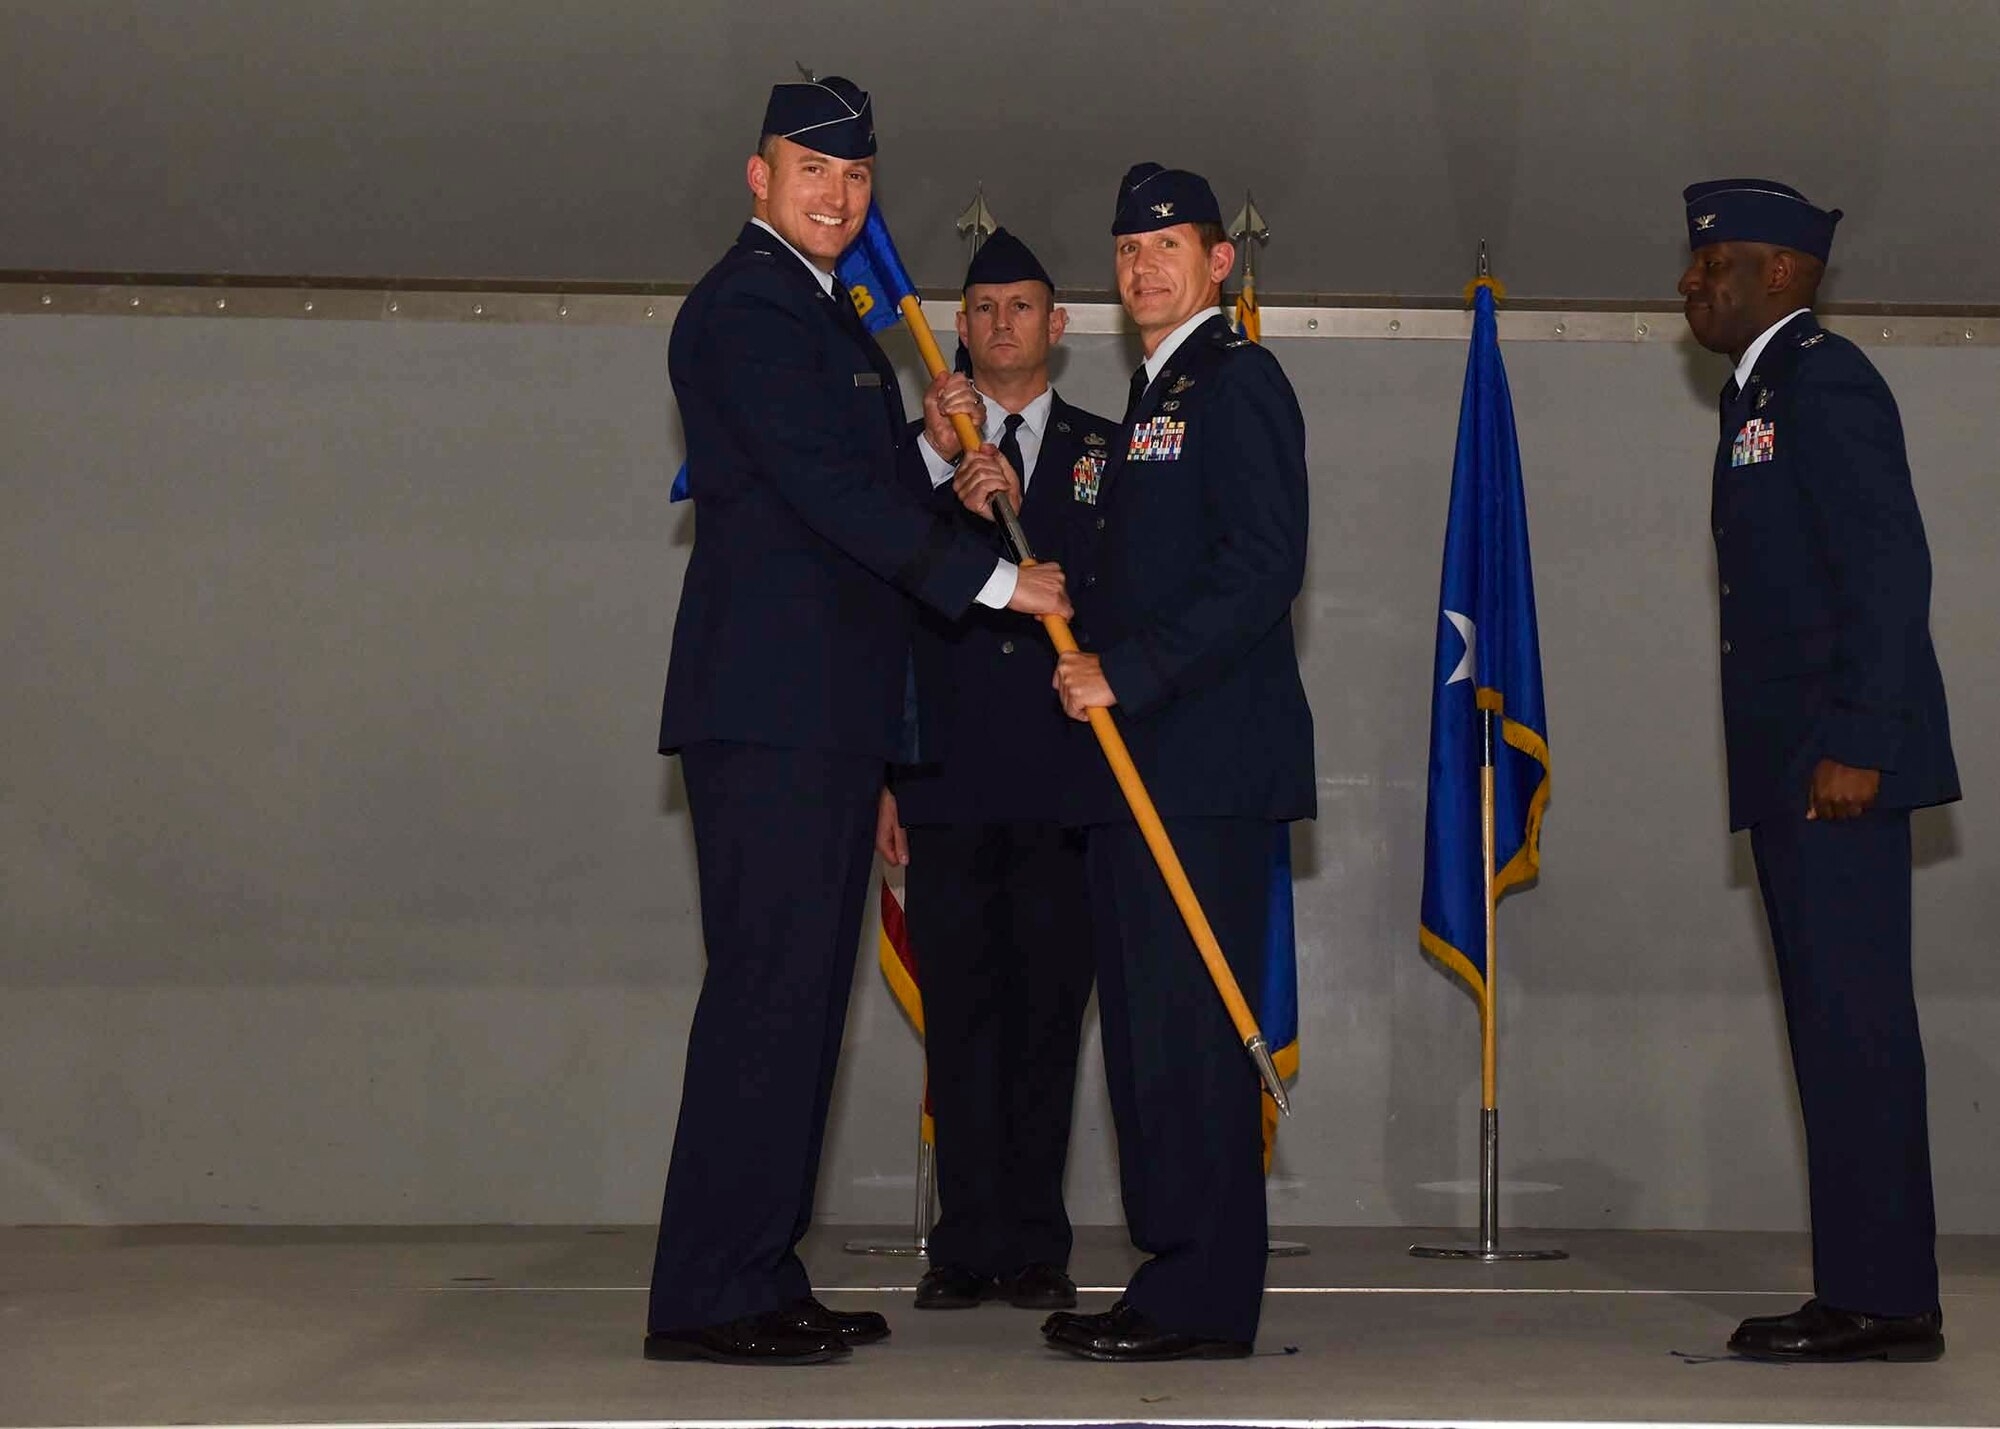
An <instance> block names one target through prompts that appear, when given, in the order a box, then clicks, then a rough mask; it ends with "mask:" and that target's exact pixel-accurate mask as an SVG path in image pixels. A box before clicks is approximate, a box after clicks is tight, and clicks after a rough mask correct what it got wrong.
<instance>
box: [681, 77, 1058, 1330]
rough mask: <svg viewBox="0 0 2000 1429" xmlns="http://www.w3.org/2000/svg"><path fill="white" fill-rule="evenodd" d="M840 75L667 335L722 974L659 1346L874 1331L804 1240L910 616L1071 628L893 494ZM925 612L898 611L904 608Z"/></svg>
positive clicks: (687, 695)
mask: <svg viewBox="0 0 2000 1429" xmlns="http://www.w3.org/2000/svg"><path fill="white" fill-rule="evenodd" d="M874 153H875V131H874V120H873V115H872V105H871V104H870V102H869V98H868V96H867V95H866V94H864V93H863V92H862V91H861V90H859V89H857V88H856V87H855V86H854V85H853V84H851V83H849V82H848V81H846V80H844V79H826V80H823V81H821V80H814V81H810V82H806V83H798V84H781V85H778V86H777V87H776V88H775V89H773V90H772V92H771V98H770V102H769V106H768V108H767V109H766V111H765V116H764V125H763V129H762V131H761V136H760V138H759V141H758V145H757V152H756V153H755V154H753V155H752V156H751V158H750V159H749V161H748V164H747V166H746V171H745V176H746V179H747V182H748V184H749V188H750V193H751V197H752V205H751V209H752V214H753V218H752V220H751V222H750V223H748V224H746V225H745V226H744V228H743V230H742V232H741V233H739V234H738V235H737V238H736V242H735V245H734V247H732V248H731V249H730V251H729V253H728V254H727V255H726V256H725V257H724V258H723V259H722V261H721V262H720V263H718V264H717V265H716V266H715V267H714V268H713V269H711V270H710V271H709V273H708V275H707V276H706V277H704V278H703V279H702V281H701V282H700V283H699V284H698V285H696V287H695V288H694V290H693V291H692V292H691V293H689V294H688V297H687V299H686V301H685V303H684V305H683V306H682V309H681V312H680V316H679V318H678V319H677V320H676V322H675V324H674V330H673V338H672V342H671V346H670V349H669V359H668V360H669V370H670V374H671V376H672V380H673V387H674V396H675V399H676V401H677V402H678V403H679V406H680V414H681V421H682V424H683V427H684V429H685V431H686V437H687V451H688V472H689V483H690V487H691V490H692V494H693V496H694V498H695V502H696V507H695V509H696V513H697V532H696V537H695V544H694V551H693V553H692V555H691V557H690V559H689V563H688V569H687V575H686V578H685V581H684V584H683V586H682V590H681V603H680V613H679V615H678V617H677V619H676V621H675V625H674V646H673V656H672V660H671V663H670V665H669V668H668V672H667V687H666V698H665V707H664V711H663V714H662V719H661V727H660V749H661V751H662V752H663V753H676V752H677V753H678V754H679V755H680V757H681V768H682V773H683V775H684V776H685V778H686V783H687V792H688V811H689V815H690V818H691V820H692V823H693V826H694V842H695V857H696V863H697V865H698V873H699V879H700V891H701V918H702V936H703V940H704V942H705V944H706V947H707V953H708V965H707V970H706V974H705V976H704V978H703V981H702V990H701V998H700V1001H699V1002H698V1004H697V1006H696V1009H695V1014H694V1023H693V1026H692V1028H691V1029H690V1031H689V1034H688V1053H687V1071H686V1076H685V1078H684V1080H683V1083H682V1091H681V1110H680V1120H679V1124H678V1127H677V1129H676V1131H675V1135H674V1149H673V1159H672V1164H671V1166H670V1168H669V1170H668V1173H667V1186H666V1196H665V1200H664V1205H663V1208H662V1211H661V1217H660V1239H659V1247H658V1252H657V1254H656V1257H655V1260H654V1266H653V1282H652V1295H651V1301H650V1308H649V1311H648V1316H649V1318H648V1334H647V1337H646V1354H647V1355H648V1356H649V1357H651V1358H659V1359H687V1358H701V1359H711V1360H721V1361H725V1362H734V1363H745V1364H785V1363H799V1362H810V1361H816V1360H825V1359H833V1358H838V1357H840V1356H843V1355H845V1354H847V1353H848V1346H849V1345H851V1344H859V1343H866V1342H867V1341H869V1340H876V1339H880V1338H882V1337H883V1336H884V1335H886V1334H887V1333H888V1326H887V1324H886V1323H885V1322H884V1321H883V1319H882V1317H881V1316H880V1315H876V1314H873V1313H862V1314H843V1313H840V1312H836V1311H833V1310H830V1309H828V1308H827V1307H826V1306H824V1305H822V1304H821V1303H820V1302H819V1301H818V1300H816V1299H814V1298H813V1295H812V1286H811V1283H810V1282H809V1280H808V1279H807V1276H806V1271H805V1267H804V1266H803V1265H802V1264H801V1263H800V1261H799V1257H798V1254H797V1250H796V1247H797V1245H798V1242H799V1240H800V1238H801V1237H802V1236H803V1235H804V1234H805V1232H806V1230H807V1228H808V1226H809V1225H810V1224H811V1219H812V1203H813V1188H814V1182H815V1180H816V1178H817V1176H818V1171H819V1156H820V1147H821V1142H822V1139H823V1137H824V1134H825V1129H826V1117H827V1107H828V1102H829V1099H830V1097H831V1094H832V1087H833V1073H834V1066H835V1062H836V1060H837V1058H838V1056H839V1052H840V1040H841V1032H842V1028H843V1026H844V1023H845V1019H846V1011H847V997H848V990H849V987H850V984H851V982H852V979H853V972H854V964H855V961H856V956H857V952H858V948H859V943H860V929H861V917H862V911H863V907H864V903H865V896H866V891H867V881H868V875H869V871H870V868H871V865H872V862H873V856H874V849H873V838H872V835H873V831H874V824H875V813H876V797H877V795H878V793H879V791H880V790H881V787H882V775H883V768H884V765H885V762H886V761H887V760H888V758H889V757H890V756H891V755H892V753H893V752H894V751H895V750H896V748H897V747H898V745H899V742H900V731H901V723H902V711H903V694H904V682H905V676H906V672H907V668H908V660H909V648H910V636H911V628H912V624H913V618H914V610H915V604H914V602H915V601H920V602H922V603H923V604H924V605H926V606H928V607H930V608H932V609H935V610H937V611H940V612H942V613H945V614H948V615H954V616H955V615H959V614H962V613H964V612H965V611H966V610H968V609H969V608H971V607H972V606H973V605H974V603H975V601H977V602H979V603H981V604H985V605H991V606H995V607H999V606H1011V607H1012V608H1014V609H1018V610H1026V611H1031V612H1032V611H1046V610H1064V609H1067V606H1068V602H1067V599H1066V597H1065V596H1064V593H1063V582H1062V574H1061V571H1060V569H1055V570H1052V571H1051V572H1050V573H1049V574H1047V575H1045V574H1044V573H1043V571H1042V569H1040V568H1037V569H1033V570H1016V568H1015V567H1014V566H1013V565H1012V564H1011V563H1009V562H1004V561H997V560H996V559H995V556H994V552H993V547H992V546H991V544H990V543H987V542H984V541H981V540H977V539H975V538H974V537H973V536H971V535H969V534H967V533H966V532H965V531H963V530H961V529H960V528H959V526H958V525H957V523H956V522H955V521H954V520H952V519H948V518H947V517H946V516H945V515H943V514H941V513H939V512H938V511H937V510H935V509H934V508H933V507H932V506H930V505H929V504H928V503H926V502H924V501H922V500H920V499H919V498H918V497H917V496H916V495H914V494H912V493H911V492H910V491H909V490H907V489H906V488H905V487H904V486H903V485H902V483H901V481H900V479H899V474H898V463H899V460H900V456H899V447H900V445H901V443H902V442H903V439H904V438H903V428H904V414H903V408H902V399H901V396H900V394H899V392H898V390H897V387H896V379H895V374H894V373H893V371H892V370H891V369H890V366H889V363H888V361H887V359H886V358H884V356H883V355H882V352H881V350H880V348H878V347H877V346H876V344H875V342H874V340H873V339H872V338H871V337H870V336H869V334H868V332H867V330H866V329H865V328H864V327H863V326H862V323H861V320H860V318H859V317H858V316H857V315H856V313H855V311H854V307H853V304H852V303H851V302H850V301H849V299H848V295H847V292H846V291H845V289H844V288H842V287H841V286H840V285H838V284H837V283H836V282H835V281H834V278H833V271H832V270H833V267H834V263H835V261H836V260H837V259H838V258H839V256H840V254H841V253H842V252H843V251H844V250H845V249H846V248H847V246H848V245H849V244H850V243H851V242H852V241H853V240H854V237H855V236H856V234H857V233H858V232H859V231H860V229H861V225H862V223H863V221H864V219H865V218H866V215H867V212H868V203H869V198H870V195H871V193H872V189H873V183H874V158H873V155H874ZM913 598H914V601H913Z"/></svg>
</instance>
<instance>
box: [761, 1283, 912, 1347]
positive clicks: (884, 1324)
mask: <svg viewBox="0 0 2000 1429" xmlns="http://www.w3.org/2000/svg"><path fill="white" fill-rule="evenodd" d="M776 1313H777V1315H778V1317H779V1318H780V1319H781V1320H782V1321H783V1322H784V1323H785V1324H787V1325H789V1326H791V1327H792V1328H793V1329H796V1330H807V1331H811V1332H812V1333H814V1334H818V1335H835V1336H838V1337H839V1339H840V1340H841V1341H842V1342H843V1343H845V1344H849V1345H872V1344H874V1343H875V1342H876V1341H877V1340H886V1339H888V1338H889V1322H888V1321H887V1320H885V1319H883V1318H882V1317H881V1316H880V1315H878V1314H876V1313H875V1312H874V1311H873V1310H833V1309H829V1308H828V1307H827V1306H825V1305H822V1304H820V1303H819V1301H818V1300H816V1299H814V1298H813V1297H812V1296H810V1295H808V1296H806V1298H805V1299H803V1300H794V1301H793V1302H792V1303H791V1304H789V1305H787V1306H786V1307H785V1308H784V1309H782V1310H779V1311H777V1312H776Z"/></svg>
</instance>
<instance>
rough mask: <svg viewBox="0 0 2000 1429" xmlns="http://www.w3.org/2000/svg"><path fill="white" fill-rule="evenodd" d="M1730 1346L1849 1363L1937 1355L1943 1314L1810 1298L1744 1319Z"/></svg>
mask: <svg viewBox="0 0 2000 1429" xmlns="http://www.w3.org/2000/svg"><path fill="white" fill-rule="evenodd" d="M1729 1348H1730V1349H1732V1350H1734V1351H1735V1352H1736V1353H1737V1354H1739V1355H1743V1356H1745V1357H1746V1358H1749V1359H1753V1360H1786V1361H1803V1362H1807V1363H1821V1364H1831V1363H1844V1362H1846V1361H1849V1360H1934V1359H1936V1358H1938V1356H1940V1355H1942V1354H1943V1353H1944V1313H1943V1312H1942V1311H1940V1310H1932V1311H1931V1312H1930V1313H1929V1314H1925V1315H1864V1314H1862V1313H1861V1312H1859V1311H1857V1310H1836V1309H1835V1308H1834V1307H1833V1306H1831V1305H1828V1304H1826V1303H1824V1302H1823V1301H1820V1300H1808V1301H1806V1303H1805V1304H1803V1305H1801V1306H1800V1307H1799V1308H1798V1309H1796V1310H1794V1311H1792V1313H1791V1314H1789V1315H1759V1316H1757V1317H1756V1318H1754V1319H1750V1320H1745V1321H1744V1322H1743V1323H1742V1324H1740V1325H1738V1326H1737V1327H1736V1333H1735V1334H1733V1335H1731V1336H1730V1337H1729Z"/></svg>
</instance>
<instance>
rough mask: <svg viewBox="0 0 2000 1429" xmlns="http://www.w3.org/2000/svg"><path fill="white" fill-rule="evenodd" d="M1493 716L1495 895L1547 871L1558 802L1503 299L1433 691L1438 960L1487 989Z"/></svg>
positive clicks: (1453, 535) (1429, 812)
mask: <svg viewBox="0 0 2000 1429" xmlns="http://www.w3.org/2000/svg"><path fill="white" fill-rule="evenodd" d="M1482 709H1489V710H1492V711H1493V715H1494V719H1493V765H1494V769H1493V870H1494V879H1493V898H1494V900H1495V901H1496V902H1497V901H1498V899H1499V898H1500V895H1501V894H1503V893H1505V892H1506V891H1507V890H1508V889H1509V888H1512V887H1514V886H1515V885H1517V884H1520V883H1523V882H1526V881H1527V880H1528V879H1530V878H1533V877H1535V875H1536V874H1537V873H1538V872H1539V871H1540V868H1541V828H1542V811H1543V809H1544V808H1545V807H1546V806H1547V804H1548V799H1549V767H1550V766H1549V744H1548V715H1547V711H1546V710H1545V709H1544V708H1543V705H1542V654H1541V642H1540V640H1539V638H1538V636H1537V634H1536V629H1535V579H1534V572H1533V570H1532V568H1531V567H1530V564H1529V560H1528V503H1527V498H1526V496H1525V494H1524V492H1523V490H1522V487H1521V451H1520V446H1519V444H1518V442H1517V441H1516V439H1515V435H1514V400H1513V398H1512V396H1511V395H1510V394H1509V393H1508V390H1507V370H1506V368H1505V366H1503V365H1502V363H1501V361H1500V338H1499V331H1498V328H1497V325H1496V323H1495V321H1494V316H1493V290H1492V288H1491V287H1490V286H1486V285H1484V284H1482V285H1481V286H1480V287H1479V288H1478V290H1477V292H1476V294H1475V297H1474V307H1473V318H1472V350H1471V352H1470V354H1469V355H1468V356H1467V358H1466V364H1465V394H1464V396H1463V397H1462V398H1461V399H1460V404H1459V411H1458V454H1457V456H1456V458H1454V460H1453V462H1452V469H1451V514H1450V516H1449V518H1448V520H1447V521H1446V524H1445V536H1444V578H1443V581H1442V582H1441V588H1440V591H1439V595H1438V621H1437V653H1436V661H1435V665H1434V668H1433V672H1432V685H1431V759H1430V795H1429V799H1428V801H1427V805H1426V809H1425V815H1424V897H1423V911H1422V914H1421V919H1420V928H1419V941H1420V942H1421V943H1422V945H1423V949H1424V951H1425V952H1427V953H1429V954H1430V955H1431V956H1432V957H1434V958H1436V959H1437V960H1438V961H1439V962H1441V963H1443V964H1444V965H1445V966H1446V967H1448V968H1449V969H1451V971H1453V972H1454V973H1456V974H1458V975H1459V976H1460V977H1461V978H1463V979H1464V980H1465V981H1466V983H1467V984H1468V985H1469V986H1470V987H1471V988H1472V990H1473V992H1474V993H1475V994H1476V995H1477V996H1479V997H1480V999H1481V1001H1482V1003H1483V1002H1484V1000H1485V992H1486V915H1487V907H1486V873H1485V859H1484V853H1483V849H1482V844H1481V836H1480V765H1481V762H1482V760H1481V746H1482V738H1481V728H1480V726H1481V720H1480V711H1481V710H1482Z"/></svg>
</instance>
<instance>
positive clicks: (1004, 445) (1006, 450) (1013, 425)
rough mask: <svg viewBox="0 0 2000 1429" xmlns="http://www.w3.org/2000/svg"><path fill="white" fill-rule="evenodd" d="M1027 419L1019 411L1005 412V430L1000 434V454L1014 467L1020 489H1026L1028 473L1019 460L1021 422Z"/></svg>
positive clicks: (1023, 491)
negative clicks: (1018, 478)
mask: <svg viewBox="0 0 2000 1429" xmlns="http://www.w3.org/2000/svg"><path fill="white" fill-rule="evenodd" d="M1025 420H1027V419H1026V418H1024V417H1023V416H1022V415H1021V414H1020V413H1019V412H1009V413H1008V414H1007V430H1006V431H1004V432H1002V433H1001V434H1000V455H1001V456H1003V457H1005V458H1007V465H1009V466H1011V467H1013V468H1014V474H1015V475H1016V476H1018V477H1020V478H1021V491H1022V493H1023V494H1024V495H1025V494H1026V492H1027V489H1028V473H1027V471H1026V470H1025V469H1024V468H1023V464H1022V461H1021V437H1020V432H1021V423H1022V422H1024V421H1025Z"/></svg>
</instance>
